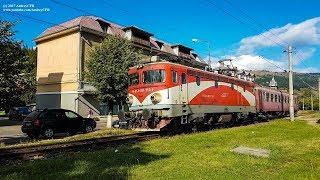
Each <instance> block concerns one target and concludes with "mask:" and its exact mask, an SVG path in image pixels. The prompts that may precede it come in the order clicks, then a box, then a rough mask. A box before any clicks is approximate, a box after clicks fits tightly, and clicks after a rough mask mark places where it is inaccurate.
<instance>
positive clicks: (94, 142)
mask: <svg viewBox="0 0 320 180" xmlns="http://www.w3.org/2000/svg"><path fill="white" fill-rule="evenodd" d="M159 137H160V135H159V134H150V133H149V134H146V133H138V134H130V135H121V136H113V137H103V138H97V139H88V140H81V141H76V142H68V143H59V144H52V145H41V146H29V147H17V148H10V149H0V164H10V163H16V162H21V161H25V160H34V159H44V158H50V157H56V156H60V155H62V154H65V153H74V152H81V151H85V150H93V149H94V150H99V149H105V148H106V147H109V148H110V147H117V146H120V145H132V144H135V143H138V142H142V141H148V140H152V139H156V138H159Z"/></svg>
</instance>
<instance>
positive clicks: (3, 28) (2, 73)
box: [0, 20, 26, 110]
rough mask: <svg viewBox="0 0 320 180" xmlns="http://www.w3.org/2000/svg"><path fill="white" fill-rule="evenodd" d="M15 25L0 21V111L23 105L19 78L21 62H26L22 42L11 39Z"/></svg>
mask: <svg viewBox="0 0 320 180" xmlns="http://www.w3.org/2000/svg"><path fill="white" fill-rule="evenodd" d="M14 25H15V23H12V22H8V21H2V20H0V67H1V70H0V109H4V110H8V108H10V107H11V106H18V105H23V101H22V100H21V99H20V95H21V94H22V93H23V87H24V79H23V78H21V72H22V69H23V62H25V61H26V56H25V53H24V52H23V50H22V42H21V41H17V40H15V39H14V38H13V37H14V35H15V34H16V31H13V30H12V27H13V26H14Z"/></svg>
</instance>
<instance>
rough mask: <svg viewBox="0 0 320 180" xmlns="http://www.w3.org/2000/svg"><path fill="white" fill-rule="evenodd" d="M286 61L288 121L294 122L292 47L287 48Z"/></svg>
mask: <svg viewBox="0 0 320 180" xmlns="http://www.w3.org/2000/svg"><path fill="white" fill-rule="evenodd" d="M288 59H289V104H290V108H289V111H290V121H294V108H293V80H292V76H293V72H292V46H291V45H289V46H288Z"/></svg>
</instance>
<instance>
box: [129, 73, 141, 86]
mask: <svg viewBox="0 0 320 180" xmlns="http://www.w3.org/2000/svg"><path fill="white" fill-rule="evenodd" d="M137 84H139V74H138V73H133V74H130V75H129V86H133V85H137Z"/></svg>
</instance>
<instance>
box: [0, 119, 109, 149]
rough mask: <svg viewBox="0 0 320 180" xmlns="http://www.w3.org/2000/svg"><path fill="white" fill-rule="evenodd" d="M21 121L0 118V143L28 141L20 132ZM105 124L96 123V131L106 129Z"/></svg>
mask: <svg viewBox="0 0 320 180" xmlns="http://www.w3.org/2000/svg"><path fill="white" fill-rule="evenodd" d="M21 124H22V121H16V120H14V121H13V120H9V119H8V118H6V117H5V118H4V117H0V143H1V144H4V145H9V144H17V143H20V142H26V141H30V140H31V139H30V138H28V136H27V135H26V134H24V133H22V132H21ZM106 125H107V124H106V122H104V121H97V127H96V130H99V129H102V128H104V127H106ZM66 136H68V134H66V133H62V134H58V135H57V138H64V137H66Z"/></svg>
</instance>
